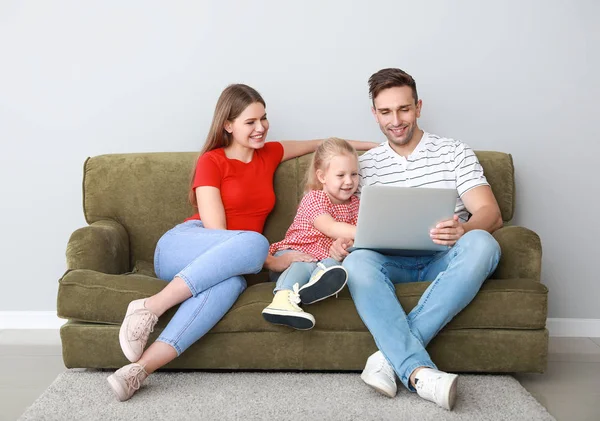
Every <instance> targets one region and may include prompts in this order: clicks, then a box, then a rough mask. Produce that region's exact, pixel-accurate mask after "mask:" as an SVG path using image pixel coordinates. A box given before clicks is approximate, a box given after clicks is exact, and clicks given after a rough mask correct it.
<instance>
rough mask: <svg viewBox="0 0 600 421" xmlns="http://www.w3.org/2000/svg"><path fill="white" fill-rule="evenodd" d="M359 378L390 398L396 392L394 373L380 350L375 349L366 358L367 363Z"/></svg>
mask: <svg viewBox="0 0 600 421" xmlns="http://www.w3.org/2000/svg"><path fill="white" fill-rule="evenodd" d="M360 378H361V379H363V381H364V382H365V383H366V384H368V385H369V386H371V387H372V388H373V389H375V390H376V391H378V392H379V393H383V394H384V395H386V396H389V397H390V398H393V397H394V396H396V392H398V386H397V385H396V373H395V372H394V369H393V368H392V366H391V365H390V363H389V362H388V360H386V358H385V357H384V356H383V354H382V353H381V351H377V352H376V353H374V354H373V355H371V356H370V357H369V358H368V359H367V365H365V369H364V370H363V372H362V374H361V375H360Z"/></svg>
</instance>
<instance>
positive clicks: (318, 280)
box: [298, 262, 348, 304]
mask: <svg viewBox="0 0 600 421" xmlns="http://www.w3.org/2000/svg"><path fill="white" fill-rule="evenodd" d="M347 281H348V272H347V271H346V268H344V267H343V266H339V265H338V266H329V267H326V266H325V265H324V264H323V263H321V262H319V263H317V268H316V269H315V270H314V272H313V273H312V275H311V277H310V279H309V280H308V282H307V283H306V284H305V285H303V286H302V288H300V290H299V291H298V295H300V300H301V301H302V304H312V303H316V302H317V301H321V300H324V299H325V298H328V297H331V296H332V295H335V294H337V293H338V292H340V291H341V290H342V289H343V288H344V286H345V285H346V282H347Z"/></svg>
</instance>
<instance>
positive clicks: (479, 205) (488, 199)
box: [461, 186, 502, 233]
mask: <svg viewBox="0 0 600 421" xmlns="http://www.w3.org/2000/svg"><path fill="white" fill-rule="evenodd" d="M461 199H462V201H463V203H464V204H465V207H466V208H467V210H468V211H469V213H470V214H471V218H469V220H468V221H467V222H465V223H464V224H463V228H464V229H465V232H469V231H471V230H475V229H481V230H485V231H487V232H489V233H492V232H494V231H496V230H497V229H498V228H502V214H501V213H500V208H499V207H498V202H497V201H496V198H495V197H494V193H493V192H492V189H491V187H490V186H479V187H475V188H472V189H471V190H469V191H468V192H466V193H465V194H463V195H462V197H461Z"/></svg>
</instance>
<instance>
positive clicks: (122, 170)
mask: <svg viewBox="0 0 600 421" xmlns="http://www.w3.org/2000/svg"><path fill="white" fill-rule="evenodd" d="M477 156H478V157H479V160H480V162H481V164H482V165H483V167H484V170H485V174H486V176H487V178H488V181H489V182H490V184H491V186H492V189H493V191H494V194H495V196H496V198H497V200H498V203H499V205H500V209H501V212H502V217H503V219H504V221H505V222H506V223H508V222H509V221H510V220H511V219H512V216H513V210H514V176H513V164H512V159H511V157H510V155H508V154H504V153H500V152H477ZM196 158H197V154H195V153H154V154H150V153H148V154H121V155H103V156H98V157H94V158H90V159H88V160H87V161H86V163H85V166H84V183H83V188H84V213H85V217H86V220H87V222H88V224H89V225H88V226H86V227H83V228H80V229H78V230H77V231H75V232H74V233H73V234H72V236H71V238H70V240H69V243H68V246H67V263H68V271H67V273H65V275H64V276H63V277H62V279H61V280H60V285H59V293H58V314H59V316H61V317H63V318H66V319H69V321H68V323H66V324H65V325H64V326H63V327H62V328H61V338H62V343H63V358H64V362H65V365H66V366H67V367H94V368H116V367H120V366H122V365H124V364H126V363H127V360H126V359H125V357H124V355H123V354H122V352H121V350H120V347H119V342H118V331H119V325H120V323H121V320H122V319H123V315H124V314H125V310H126V307H127V304H128V303H129V302H130V301H131V300H134V299H137V298H142V297H147V296H150V295H152V294H154V293H156V292H158V291H160V290H161V288H163V287H164V286H165V284H166V283H165V282H164V281H162V280H160V279H157V278H156V275H155V274H154V271H153V265H152V258H153V254H154V247H155V245H156V242H157V241H158V239H159V238H160V236H161V235H162V234H163V233H164V232H166V231H167V230H168V229H170V228H172V227H173V226H174V225H175V224H177V223H180V222H181V221H183V219H184V218H186V217H187V216H189V215H191V214H192V209H191V207H190V205H189V204H188V203H187V189H188V187H189V184H188V183H189V176H190V174H191V171H192V169H193V166H194V164H195V162H196ZM309 161H310V155H306V156H303V157H300V158H297V159H294V160H290V161H287V162H285V163H283V164H281V165H280V167H279V168H278V170H277V172H276V174H275V181H274V185H275V193H276V196H277V203H276V206H275V209H274V210H273V212H272V213H271V215H270V216H269V218H268V219H267V223H266V226H265V235H266V236H267V238H268V239H269V241H270V242H274V241H278V240H280V239H282V238H283V236H284V234H285V231H286V230H287V228H288V226H289V224H290V223H291V221H292V219H293V218H294V215H295V212H296V206H297V204H298V202H299V201H300V198H301V196H302V187H303V186H302V181H303V176H304V172H305V169H306V167H307V166H308V163H309ZM494 237H495V238H496V239H497V240H498V242H499V243H500V246H501V248H502V259H501V260H500V263H499V265H498V268H497V270H496V272H495V273H494V274H493V276H492V277H491V279H489V280H487V281H486V282H485V283H484V285H483V287H482V289H481V291H480V292H479V293H478V295H477V296H476V297H475V299H474V300H473V302H472V303H471V304H469V306H467V307H466V308H465V309H464V310H463V311H462V312H461V313H460V314H458V315H457V316H456V317H455V319H454V320H452V322H451V323H449V324H448V326H446V327H445V328H444V329H443V330H442V331H441V332H440V334H439V335H438V337H436V338H435V339H434V340H433V341H432V343H431V344H429V346H428V350H429V351H430V353H431V355H432V357H433V360H434V361H435V362H436V364H438V365H439V367H440V368H441V369H444V370H449V371H454V372H461V371H470V372H522V371H529V372H541V371H543V370H544V369H545V366H546V357H547V344H548V333H547V330H546V329H545V323H546V315H547V292H548V291H547V289H546V287H545V286H544V285H543V284H541V283H540V271H541V244H540V240H539V237H538V236H537V235H536V234H535V233H534V232H533V231H531V230H528V229H526V228H522V227H517V226H510V225H506V226H505V227H503V228H501V229H500V230H498V231H496V232H495V233H494ZM246 278H247V280H248V285H249V287H248V289H247V290H246V291H245V292H244V293H243V294H242V295H241V296H240V298H239V299H238V300H237V302H236V303H235V305H234V306H233V308H232V309H231V310H230V311H229V312H228V313H227V314H226V315H225V317H224V318H223V319H222V320H221V321H220V322H219V323H218V324H217V325H216V326H215V327H214V328H213V329H212V330H211V331H210V332H209V334H207V335H206V336H205V337H204V338H202V339H201V340H200V341H198V342H197V343H196V344H194V345H193V346H192V347H191V348H190V349H189V350H187V351H186V352H185V353H184V354H182V356H181V357H180V358H177V359H176V360H175V361H173V362H172V363H170V364H169V365H167V366H166V368H189V369H289V370H296V369H303V370H361V369H362V368H363V367H364V364H365V361H366V358H367V357H368V356H369V355H370V354H371V353H372V352H374V351H375V350H376V347H375V343H374V341H373V338H372V336H371V335H370V334H369V332H368V330H367V329H366V327H365V326H364V324H363V323H362V321H361V319H360V317H359V316H358V313H357V312H356V309H355V308H354V304H353V303H352V299H351V297H350V294H349V293H348V291H347V289H345V290H344V291H342V293H340V295H339V297H338V298H332V299H328V300H324V301H322V302H319V303H316V304H314V305H312V306H310V307H307V310H308V311H310V312H311V313H312V314H314V316H315V318H316V320H317V324H316V326H315V328H314V329H313V330H311V331H308V332H300V331H295V330H292V329H290V328H286V327H283V326H275V325H271V324H270V323H267V322H265V321H264V320H263V318H262V316H261V310H262V309H263V308H264V307H265V306H266V305H268V303H269V302H270V301H271V299H272V290H273V284H272V283H270V282H267V281H268V277H267V274H266V273H264V272H263V273H260V274H258V275H250V276H247V277H246ZM428 285H429V282H422V283H412V284H402V285H398V286H396V294H397V296H398V299H399V300H400V303H401V304H402V306H403V308H404V309H405V310H406V311H407V312H408V311H410V310H411V309H412V308H413V307H414V306H415V305H416V304H417V301H418V300H419V297H420V296H421V294H422V293H423V292H424V291H425V289H426V288H427V286H428ZM175 311H176V308H173V309H171V310H170V311H169V312H167V313H165V315H163V317H161V319H160V320H159V323H158V325H157V327H156V329H155V332H154V333H153V335H152V336H151V340H152V339H154V338H156V337H157V336H158V335H159V334H160V331H161V330H162V329H163V328H164V326H165V325H166V323H167V322H168V320H169V319H170V318H171V317H172V315H173V314H174V312H175Z"/></svg>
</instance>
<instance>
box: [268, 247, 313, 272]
mask: <svg viewBox="0 0 600 421" xmlns="http://www.w3.org/2000/svg"><path fill="white" fill-rule="evenodd" d="M316 261H317V259H315V258H314V257H312V256H311V255H310V254H306V253H302V252H299V251H290V252H287V253H284V254H282V255H280V256H271V255H269V256H267V260H265V265H264V266H265V268H266V269H269V270H270V271H273V272H283V271H284V270H286V269H287V268H289V267H290V265H291V264H292V263H294V262H316Z"/></svg>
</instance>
